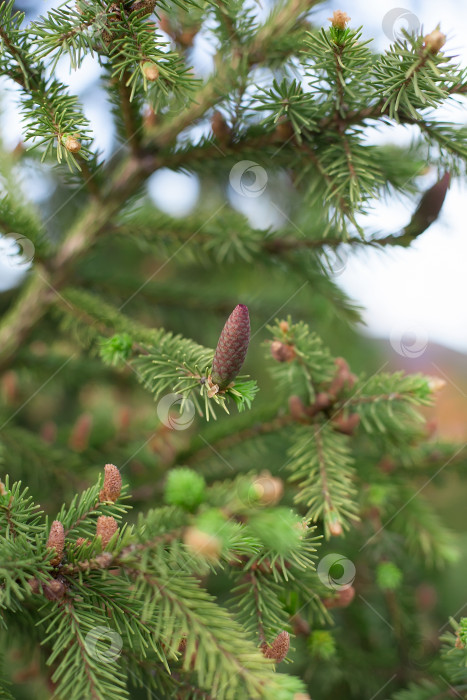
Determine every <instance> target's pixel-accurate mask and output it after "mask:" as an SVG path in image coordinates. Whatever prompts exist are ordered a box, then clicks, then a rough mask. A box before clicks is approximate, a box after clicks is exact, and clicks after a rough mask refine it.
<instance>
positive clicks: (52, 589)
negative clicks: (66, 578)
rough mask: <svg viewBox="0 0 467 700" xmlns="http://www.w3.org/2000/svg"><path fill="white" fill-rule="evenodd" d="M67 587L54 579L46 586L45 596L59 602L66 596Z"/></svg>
mask: <svg viewBox="0 0 467 700" xmlns="http://www.w3.org/2000/svg"><path fill="white" fill-rule="evenodd" d="M65 590H66V589H65V585H64V584H63V583H62V582H61V581H57V579H52V581H50V582H49V583H47V584H46V585H45V586H44V595H45V597H46V598H47V599H48V600H59V599H60V598H63V596H64V595H65Z"/></svg>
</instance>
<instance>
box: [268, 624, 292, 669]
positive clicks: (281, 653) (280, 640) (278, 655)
mask: <svg viewBox="0 0 467 700" xmlns="http://www.w3.org/2000/svg"><path fill="white" fill-rule="evenodd" d="M289 647H290V635H289V633H288V632H285V631H284V632H280V633H279V634H278V635H277V637H276V638H275V640H274V641H273V643H272V644H271V645H269V644H263V645H262V647H261V650H262V652H263V654H264V656H265V657H266V658H267V659H274V661H276V663H278V664H279V663H280V662H281V661H283V660H284V659H285V657H286V656H287V652H288V651H289Z"/></svg>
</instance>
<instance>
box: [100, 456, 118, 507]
mask: <svg viewBox="0 0 467 700" xmlns="http://www.w3.org/2000/svg"><path fill="white" fill-rule="evenodd" d="M104 472H105V476H104V486H103V488H102V489H101V491H100V493H99V501H101V503H102V502H103V501H113V503H115V501H116V500H117V499H118V497H119V496H120V491H121V490H122V477H121V476H120V472H119V470H118V469H117V467H116V466H115V465H114V464H106V465H105V467H104Z"/></svg>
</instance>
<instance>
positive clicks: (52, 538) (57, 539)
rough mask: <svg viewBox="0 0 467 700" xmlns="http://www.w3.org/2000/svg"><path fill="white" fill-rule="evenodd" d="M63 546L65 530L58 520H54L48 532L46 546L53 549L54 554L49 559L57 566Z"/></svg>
mask: <svg viewBox="0 0 467 700" xmlns="http://www.w3.org/2000/svg"><path fill="white" fill-rule="evenodd" d="M64 546H65V530H64V528H63V525H62V523H61V522H60V520H54V521H53V523H52V525H51V527H50V532H49V539H48V540H47V547H48V548H49V549H53V550H55V556H54V557H53V559H52V560H51V564H53V565H54V566H57V564H59V563H60V561H61V559H62V556H63V548H64Z"/></svg>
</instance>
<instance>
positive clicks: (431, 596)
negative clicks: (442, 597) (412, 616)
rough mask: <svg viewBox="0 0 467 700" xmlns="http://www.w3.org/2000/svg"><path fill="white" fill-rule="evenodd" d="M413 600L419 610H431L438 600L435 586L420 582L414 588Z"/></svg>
mask: <svg viewBox="0 0 467 700" xmlns="http://www.w3.org/2000/svg"><path fill="white" fill-rule="evenodd" d="M415 602H416V605H417V608H418V609H419V610H424V611H426V610H432V609H433V608H434V607H435V605H436V603H437V602H438V594H437V592H436V588H435V587H434V586H430V584H428V583H421V584H420V585H419V586H417V588H416V589H415Z"/></svg>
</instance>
